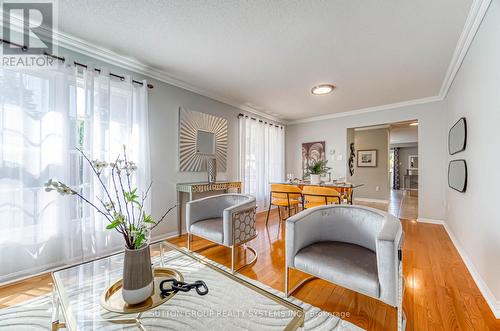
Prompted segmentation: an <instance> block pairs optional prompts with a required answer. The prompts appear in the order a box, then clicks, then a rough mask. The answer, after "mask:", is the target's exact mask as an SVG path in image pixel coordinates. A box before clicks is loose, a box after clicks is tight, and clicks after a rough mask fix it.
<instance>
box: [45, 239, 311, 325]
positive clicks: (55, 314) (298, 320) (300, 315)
mask: <svg viewBox="0 0 500 331" xmlns="http://www.w3.org/2000/svg"><path fill="white" fill-rule="evenodd" d="M158 243H159V244H160V265H161V266H162V267H163V265H164V256H163V254H164V249H165V248H166V247H168V248H170V249H172V250H176V251H178V252H180V253H182V254H184V255H187V256H189V257H190V258H192V259H194V260H195V261H197V262H199V263H201V264H203V265H205V266H207V267H209V268H211V269H212V270H214V271H216V272H219V273H221V274H223V275H224V276H226V277H228V278H229V279H231V280H234V281H236V282H238V283H239V284H241V285H243V286H246V287H248V288H249V289H251V290H253V291H255V292H257V293H259V294H261V295H263V296H265V297H267V298H268V299H271V300H273V301H274V302H276V303H278V304H280V305H282V306H285V307H286V308H288V309H290V310H291V311H293V313H294V314H293V318H292V320H291V321H290V323H289V324H288V325H287V326H286V327H285V328H284V329H283V330H284V331H293V330H297V329H298V328H300V327H303V326H304V318H305V315H304V309H303V308H302V307H299V306H297V305H295V304H293V303H291V302H289V301H288V300H285V299H283V298H281V297H279V296H277V295H275V294H273V293H270V292H268V291H266V290H264V289H262V288H260V287H258V286H256V285H254V284H252V283H250V282H248V281H246V280H244V279H243V278H241V277H238V276H236V275H233V274H232V273H231V272H228V271H226V270H223V269H222V268H219V267H217V266H215V265H214V264H213V263H211V262H210V261H209V260H208V259H206V258H202V257H200V256H198V255H197V254H193V253H191V252H189V251H188V250H187V249H185V248H179V247H177V246H175V245H173V244H170V243H168V242H166V241H156V242H153V243H151V244H150V245H154V244H158ZM120 253H121V252H120ZM120 253H116V254H112V255H117V254H120ZM112 255H110V256H112ZM107 257H109V256H107ZM107 257H101V258H99V259H103V258H107ZM99 259H96V260H99ZM93 261H95V260H93ZM93 261H89V262H93ZM89 262H86V263H89ZM71 267H74V266H70V267H68V268H71ZM68 268H65V269H68ZM52 281H53V284H54V285H53V287H54V290H53V295H52V300H53V301H52V304H53V307H54V309H53V310H52V328H51V330H52V331H57V330H59V329H61V328H67V327H68V325H66V323H64V322H61V321H59V310H60V307H61V305H63V304H64V303H63V302H61V301H60V300H59V295H60V292H59V290H58V288H57V282H56V279H55V276H54V272H52ZM63 308H64V307H63ZM62 313H63V316H64V319H65V320H66V321H67V320H68V319H67V318H68V316H67V314H66V309H62ZM142 314H143V313H142V312H141V313H139V314H137V315H136V316H135V317H131V318H122V319H112V320H108V321H109V322H112V323H119V324H131V325H133V324H135V325H136V326H137V327H138V329H139V330H142V331H146V328H145V327H144V326H143V325H142V323H141V320H140V319H141V317H142Z"/></svg>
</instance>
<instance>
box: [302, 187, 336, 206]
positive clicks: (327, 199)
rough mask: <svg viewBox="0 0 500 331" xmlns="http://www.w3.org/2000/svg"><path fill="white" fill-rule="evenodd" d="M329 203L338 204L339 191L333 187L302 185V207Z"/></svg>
mask: <svg viewBox="0 0 500 331" xmlns="http://www.w3.org/2000/svg"><path fill="white" fill-rule="evenodd" d="M330 204H340V193H339V192H338V191H337V190H336V189H335V188H333V187H321V186H304V187H303V188H302V206H303V208H304V209H309V208H314V207H317V206H324V205H330Z"/></svg>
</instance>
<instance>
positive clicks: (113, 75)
mask: <svg viewBox="0 0 500 331" xmlns="http://www.w3.org/2000/svg"><path fill="white" fill-rule="evenodd" d="M0 42H2V43H6V44H9V45H13V46H16V47H19V48H20V49H21V50H22V51H23V52H27V51H28V47H26V46H23V45H19V44H16V43H14V42H11V41H9V40H5V39H0ZM43 55H45V56H49V57H51V58H53V59H56V60H59V61H61V62H62V63H64V62H66V59H65V58H64V57H60V56H57V55H54V54H49V53H47V52H44V53H43ZM73 63H74V64H75V65H76V66H79V67H82V68H85V69H88V66H87V65H86V64H83V63H80V62H76V61H74V62H73ZM94 71H96V72H98V73H101V69H99V68H94ZM109 75H110V76H112V77H116V78H118V79H120V80H121V81H124V80H125V76H121V75H117V74H114V73H112V72H110V73H109ZM132 83H135V84H139V85H144V83H143V82H140V81H137V80H134V79H132ZM153 87H154V86H153V84H148V88H150V89H152V88H153Z"/></svg>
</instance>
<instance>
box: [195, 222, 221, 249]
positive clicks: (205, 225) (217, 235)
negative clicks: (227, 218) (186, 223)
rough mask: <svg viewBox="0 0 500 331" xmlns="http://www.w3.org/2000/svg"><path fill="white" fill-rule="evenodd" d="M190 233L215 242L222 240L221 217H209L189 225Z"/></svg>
mask: <svg viewBox="0 0 500 331" xmlns="http://www.w3.org/2000/svg"><path fill="white" fill-rule="evenodd" d="M190 230H191V233H192V234H194V235H197V236H200V237H203V238H206V239H208V240H210V241H213V242H216V243H222V242H223V241H224V230H223V224H222V217H219V218H209V219H206V220H203V221H202V222H196V223H194V224H193V225H191V228H190Z"/></svg>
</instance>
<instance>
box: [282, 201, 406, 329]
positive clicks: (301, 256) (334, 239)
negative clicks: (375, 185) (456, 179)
mask: <svg viewBox="0 0 500 331" xmlns="http://www.w3.org/2000/svg"><path fill="white" fill-rule="evenodd" d="M402 240H403V231H402V227H401V222H400V221H399V219H398V218H396V217H394V216H392V215H390V214H388V213H385V212H382V211H379V210H377V209H372V208H367V207H361V206H351V205H327V206H321V207H316V208H312V209H307V210H304V211H302V212H300V213H299V214H297V215H295V216H292V217H290V218H288V219H287V221H286V240H285V250H286V253H285V255H286V262H285V263H286V270H285V294H286V296H288V295H289V294H291V293H293V291H295V290H296V289H297V288H298V287H300V286H301V285H303V284H304V283H305V282H307V281H308V280H311V279H313V278H316V277H318V278H321V279H324V280H327V281H329V282H332V283H335V284H337V285H340V286H342V287H345V288H348V289H351V290H353V291H356V292H359V293H362V294H365V295H368V296H371V297H373V298H375V299H378V300H380V301H382V302H385V303H387V304H389V305H391V306H393V307H397V309H398V329H399V330H401V329H404V324H405V318H404V314H403V311H402V298H403V276H402V253H401V247H402ZM289 268H294V269H297V270H300V271H303V272H305V273H307V274H310V275H313V277H310V278H307V279H305V280H303V281H302V282H301V283H299V284H298V285H297V286H295V288H293V289H292V290H291V291H290V292H289V290H288V274H289Z"/></svg>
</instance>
